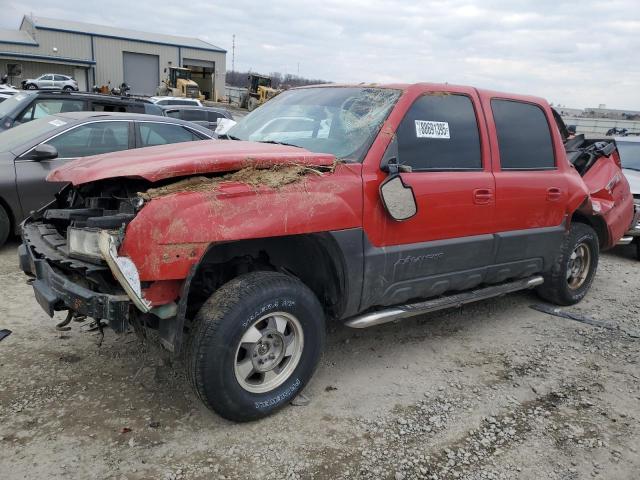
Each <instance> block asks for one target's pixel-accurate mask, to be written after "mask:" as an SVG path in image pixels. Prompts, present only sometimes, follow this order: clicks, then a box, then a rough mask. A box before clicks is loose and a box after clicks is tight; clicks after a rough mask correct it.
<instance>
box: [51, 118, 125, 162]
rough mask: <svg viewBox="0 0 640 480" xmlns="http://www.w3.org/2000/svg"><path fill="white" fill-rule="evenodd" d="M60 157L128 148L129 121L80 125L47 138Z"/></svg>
mask: <svg viewBox="0 0 640 480" xmlns="http://www.w3.org/2000/svg"><path fill="white" fill-rule="evenodd" d="M46 143H48V144H49V145H53V146H54V147H56V149H57V150H58V156H59V157H60V158H74V157H86V156H88V155H98V154H100V153H109V152H117V151H120V150H127V149H128V148H129V122H96V123H89V124H87V125H82V126H80V127H77V128H74V129H73V130H70V131H68V132H66V133H63V134H61V135H58V136H57V137H55V138H53V139H51V140H49V141H48V142H46Z"/></svg>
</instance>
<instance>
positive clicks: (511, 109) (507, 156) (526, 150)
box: [491, 99, 555, 170]
mask: <svg viewBox="0 0 640 480" xmlns="http://www.w3.org/2000/svg"><path fill="white" fill-rule="evenodd" d="M491 110H492V112H493V119H494V121H495V123H496V130H497V132H498V147H499V149H500V167H501V168H502V170H545V169H553V168H555V158H554V155H553V144H552V142H551V130H550V129H549V123H548V122H547V118H546V116H545V114H544V111H543V110H542V109H541V108H540V107H539V106H537V105H532V104H530V103H524V102H517V101H513V100H499V99H493V100H491Z"/></svg>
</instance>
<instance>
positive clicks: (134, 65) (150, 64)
mask: <svg viewBox="0 0 640 480" xmlns="http://www.w3.org/2000/svg"><path fill="white" fill-rule="evenodd" d="M122 59H123V63H124V81H125V83H126V84H127V85H129V87H131V93H133V94H136V95H155V93H156V89H157V88H158V85H160V59H159V58H158V55H147V54H145V53H133V52H122Z"/></svg>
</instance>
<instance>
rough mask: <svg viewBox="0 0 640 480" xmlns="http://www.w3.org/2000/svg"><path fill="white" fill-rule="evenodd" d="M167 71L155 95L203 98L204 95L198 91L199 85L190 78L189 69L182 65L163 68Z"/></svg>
mask: <svg viewBox="0 0 640 480" xmlns="http://www.w3.org/2000/svg"><path fill="white" fill-rule="evenodd" d="M164 73H168V75H167V77H166V78H164V79H163V80H162V83H161V84H160V86H159V87H158V90H157V91H156V95H160V96H167V95H168V96H171V97H188V98H199V99H200V100H204V95H202V94H201V93H200V87H199V86H198V84H197V83H196V82H194V81H193V80H191V70H189V69H188V68H182V67H171V66H170V67H168V68H165V69H164Z"/></svg>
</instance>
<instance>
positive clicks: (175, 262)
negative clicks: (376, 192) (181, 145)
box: [119, 164, 362, 282]
mask: <svg viewBox="0 0 640 480" xmlns="http://www.w3.org/2000/svg"><path fill="white" fill-rule="evenodd" d="M361 168H362V166H361V165H360V164H338V165H337V166H336V168H335V171H334V172H333V173H324V174H322V175H316V174H313V173H310V174H308V175H306V176H304V177H303V178H301V179H300V180H298V181H296V182H295V183H291V184H288V185H284V186H282V187H280V188H270V187H266V186H250V185H247V184H245V183H239V182H223V183H220V184H218V185H217V186H216V187H215V188H212V189H211V190H207V191H202V190H197V191H189V190H186V191H178V192H176V193H172V194H169V195H166V196H161V197H158V198H153V199H151V200H149V201H148V202H147V203H146V204H145V206H144V207H143V208H142V210H141V211H140V212H139V213H138V215H137V216H136V217H135V218H134V219H133V220H132V221H131V222H130V223H129V224H128V225H127V228H126V232H125V235H124V239H123V243H122V245H121V247H120V249H119V255H121V256H127V257H129V258H131V260H132V261H133V262H134V264H135V265H136V267H137V268H138V272H139V274H140V280H141V281H143V282H144V281H157V280H179V279H184V278H186V277H187V275H188V274H189V270H190V269H191V267H192V266H193V265H194V264H195V263H197V262H198V261H199V260H200V258H201V257H202V255H203V254H204V253H205V251H206V250H207V248H208V247H209V245H210V244H212V243H221V242H229V241H238V240H243V239H255V238H267V237H275V236H286V235H297V234H305V233H315V232H325V231H328V230H343V229H347V228H355V227H360V226H361V225H362V180H361ZM310 261H313V260H312V259H310Z"/></svg>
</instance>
